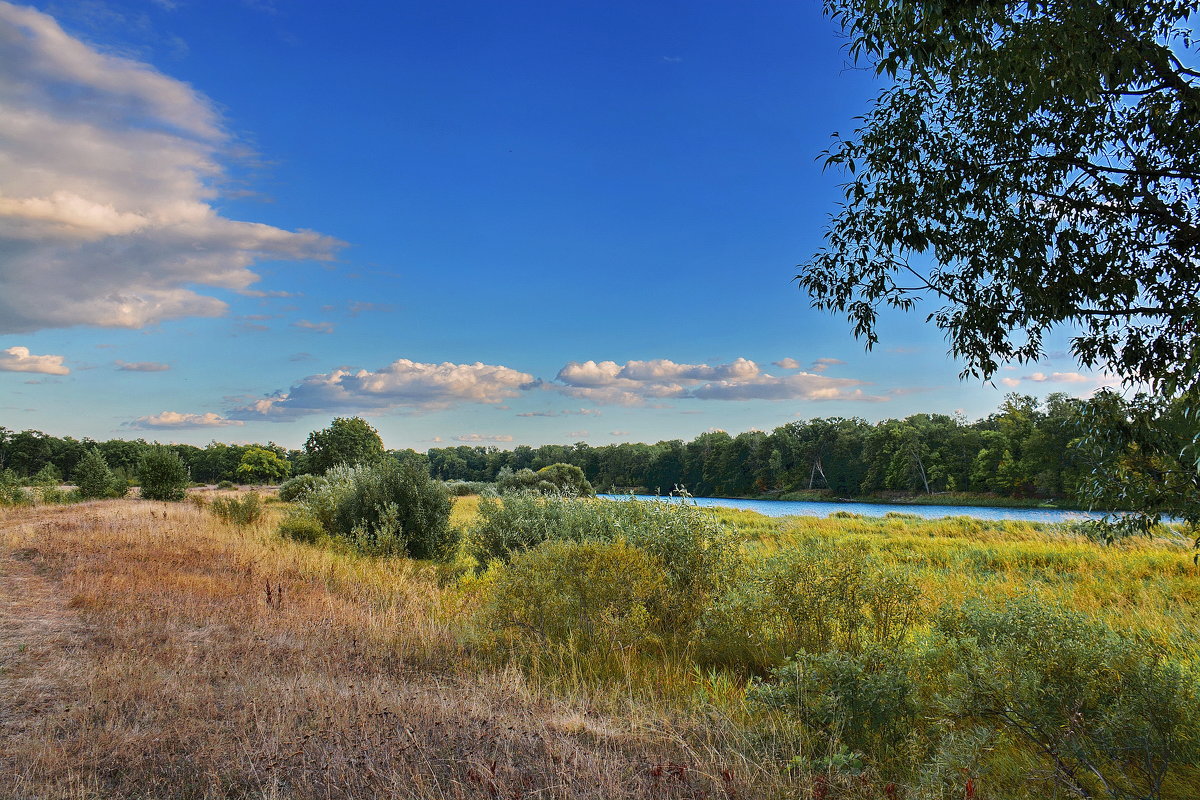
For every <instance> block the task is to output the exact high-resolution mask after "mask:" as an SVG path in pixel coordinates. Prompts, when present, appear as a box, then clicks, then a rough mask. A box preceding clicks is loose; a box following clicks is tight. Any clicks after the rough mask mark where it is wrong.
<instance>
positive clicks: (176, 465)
mask: <svg viewBox="0 0 1200 800" xmlns="http://www.w3.org/2000/svg"><path fill="white" fill-rule="evenodd" d="M138 482H139V483H140V484H141V487H142V498H143V499H145V500H166V501H169V502H178V501H180V500H182V499H183V498H184V496H185V495H186V494H187V485H188V475H187V468H186V467H184V466H183V461H181V460H180V458H179V455H178V454H177V453H176V452H175V451H174V450H171V449H169V448H166V447H162V446H158V447H152V448H150V449H149V450H148V451H147V452H146V454H145V455H144V456H143V457H142V463H141V466H140V467H139V468H138Z"/></svg>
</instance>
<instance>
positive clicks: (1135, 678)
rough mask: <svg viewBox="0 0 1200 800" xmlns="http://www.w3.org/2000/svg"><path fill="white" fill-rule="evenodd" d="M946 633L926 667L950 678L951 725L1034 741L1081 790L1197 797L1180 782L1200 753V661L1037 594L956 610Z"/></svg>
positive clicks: (1037, 753)
mask: <svg viewBox="0 0 1200 800" xmlns="http://www.w3.org/2000/svg"><path fill="white" fill-rule="evenodd" d="M935 632H936V634H937V636H938V641H939V644H938V645H937V646H935V647H933V648H932V649H931V651H930V655H929V659H930V662H929V664H928V665H927V667H926V672H927V674H929V675H935V676H943V680H942V681H940V683H941V686H942V688H941V690H940V691H939V692H938V694H937V696H936V698H935V707H936V708H937V709H939V710H940V712H941V716H942V721H944V722H946V723H948V724H950V725H952V726H953V727H955V728H960V729H961V728H975V729H978V730H982V731H985V732H992V733H993V734H994V735H998V736H1000V737H1003V738H1004V739H1005V740H1007V741H1009V742H1012V743H1014V744H1015V745H1016V746H1017V747H1020V748H1023V749H1024V750H1025V751H1026V753H1027V758H1029V759H1030V760H1032V761H1033V762H1034V763H1036V764H1039V769H1038V772H1039V774H1044V775H1051V776H1053V780H1054V781H1055V783H1056V784H1058V785H1059V786H1061V787H1062V788H1064V789H1066V790H1067V791H1068V792H1070V793H1071V794H1073V795H1075V796H1078V797H1095V798H1101V797H1103V798H1114V800H1115V798H1126V797H1130V798H1132V797H1138V798H1158V797H1178V798H1183V797H1192V796H1195V795H1194V790H1195V788H1196V787H1195V785H1192V786H1190V787H1186V786H1181V785H1178V784H1175V783H1174V782H1173V780H1172V777H1173V776H1174V777H1177V776H1178V774H1179V773H1180V772H1181V771H1189V770H1190V769H1191V766H1190V765H1193V764H1195V763H1196V761H1197V758H1198V757H1200V752H1198V745H1200V696H1198V692H1197V685H1198V684H1197V676H1196V674H1195V671H1194V668H1193V667H1189V668H1187V669H1185V668H1184V667H1182V666H1180V665H1179V664H1176V663H1173V662H1172V661H1171V660H1170V659H1169V658H1167V657H1166V656H1165V655H1164V654H1163V653H1161V652H1160V651H1158V650H1157V649H1156V648H1155V647H1153V646H1151V645H1150V644H1148V643H1146V642H1144V641H1139V640H1137V639H1135V638H1132V637H1130V636H1127V635H1122V634H1118V633H1117V632H1115V631H1113V630H1112V629H1111V628H1109V627H1107V626H1106V625H1104V624H1103V623H1100V622H1097V621H1094V620H1090V619H1088V618H1086V617H1084V616H1083V615H1081V614H1078V613H1074V612H1070V611H1064V610H1061V609H1057V608H1053V607H1049V606H1047V605H1044V604H1042V603H1039V602H1037V601H1036V600H1033V599H1022V600H1018V601H1010V602H1009V604H1008V605H1007V606H1006V607H1004V608H995V607H992V606H990V605H985V604H981V603H972V604H969V605H967V606H965V607H962V608H955V609H946V610H944V611H943V612H942V613H941V614H940V615H939V616H938V618H937V619H936V622H935ZM1030 777H1031V778H1032V777H1033V776H1032V775H1030ZM1192 780H1193V781H1194V780H1195V775H1194V773H1192ZM1173 786H1174V788H1169V787H1173Z"/></svg>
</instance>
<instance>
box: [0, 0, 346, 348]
mask: <svg viewBox="0 0 1200 800" xmlns="http://www.w3.org/2000/svg"><path fill="white" fill-rule="evenodd" d="M0 142H3V148H2V151H0V252H2V253H3V258H2V260H0V333H11V332H19V331H31V330H36V329H41V328H54V327H68V326H72V325H98V326H104V327H119V328H136V327H142V326H145V325H149V324H152V323H155V322H158V321H160V320H164V319H170V318H174V317H183V316H217V315H220V314H222V313H224V311H225V308H226V306H225V303H224V302H222V301H221V300H219V299H217V298H215V297H211V296H207V295H204V294H201V293H199V292H197V291H196V290H195V289H193V288H189V287H192V286H202V287H216V288H223V289H232V290H241V291H244V292H246V293H249V294H258V292H256V291H255V290H251V289H248V288H247V287H249V286H250V285H251V284H253V283H254V282H255V281H256V280H257V279H258V276H257V275H256V274H255V273H254V272H253V271H252V270H251V267H252V266H253V265H254V264H255V262H257V261H258V260H260V259H264V258H269V259H284V260H296V259H310V258H318V259H324V258H329V257H330V255H331V253H332V252H333V250H335V249H336V247H337V246H338V244H339V243H338V242H336V241H334V240H333V239H330V238H329V237H326V236H322V235H319V234H316V233H313V232H309V231H301V232H292V231H286V230H283V229H280V228H275V227H272V226H270V225H263V224H259V223H253V222H240V221H236V220H231V219H228V218H226V217H223V216H221V215H220V214H219V213H218V212H217V210H216V209H215V208H214V206H213V201H214V200H215V199H216V196H217V192H216V190H215V188H214V186H215V185H216V184H217V183H218V182H219V181H220V180H221V178H222V177H223V168H222V166H221V164H220V161H221V159H222V158H224V157H225V156H226V155H227V153H228V152H229V151H230V145H231V143H230V137H229V135H228V134H227V132H226V131H225V129H224V128H223V126H222V122H221V119H220V117H219V116H218V114H217V113H216V111H215V110H214V109H213V106H212V104H211V102H210V101H209V100H208V99H207V98H205V97H204V96H203V95H201V94H200V93H198V92H197V91H195V90H194V89H193V88H192V87H190V86H188V85H187V84H186V83H183V82H181V81H178V80H175V79H173V78H170V77H168V76H166V75H163V74H162V73H160V72H158V71H156V70H155V69H154V68H153V67H151V66H149V65H148V64H144V63H141V62H138V61H134V60H131V59H128V58H122V57H120V56H116V55H110V54H106V53H101V52H99V51H97V50H95V49H93V48H91V47H89V46H88V45H86V44H84V43H83V42H81V41H79V40H78V39H74V38H72V37H71V36H69V35H68V34H66V33H65V32H64V31H63V30H62V28H61V27H59V25H58V23H57V22H55V20H54V19H53V18H51V17H50V16H48V15H46V14H43V13H41V12H39V11H36V10H34V9H31V8H24V7H20V6H15V5H12V4H11V3H7V2H0Z"/></svg>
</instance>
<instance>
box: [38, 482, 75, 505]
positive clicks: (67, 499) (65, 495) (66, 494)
mask: <svg viewBox="0 0 1200 800" xmlns="http://www.w3.org/2000/svg"><path fill="white" fill-rule="evenodd" d="M37 493H38V496H39V499H40V500H41V501H42V502H43V503H46V504H48V505H68V504H69V503H78V502H79V501H81V500H83V495H81V494H80V493H79V490H78V489H60V488H58V487H57V486H43V487H41V488H40V489H38V490H37Z"/></svg>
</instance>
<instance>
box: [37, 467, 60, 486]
mask: <svg viewBox="0 0 1200 800" xmlns="http://www.w3.org/2000/svg"><path fill="white" fill-rule="evenodd" d="M29 482H30V484H31V485H33V486H58V485H59V484H60V483H62V482H63V477H62V473H61V472H59V471H58V467H56V466H54V465H53V464H47V465H46V466H44V467H42V468H41V469H40V470H38V473H37V474H36V475H34V476H33V478H32V479H31V480H30V481H29Z"/></svg>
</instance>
